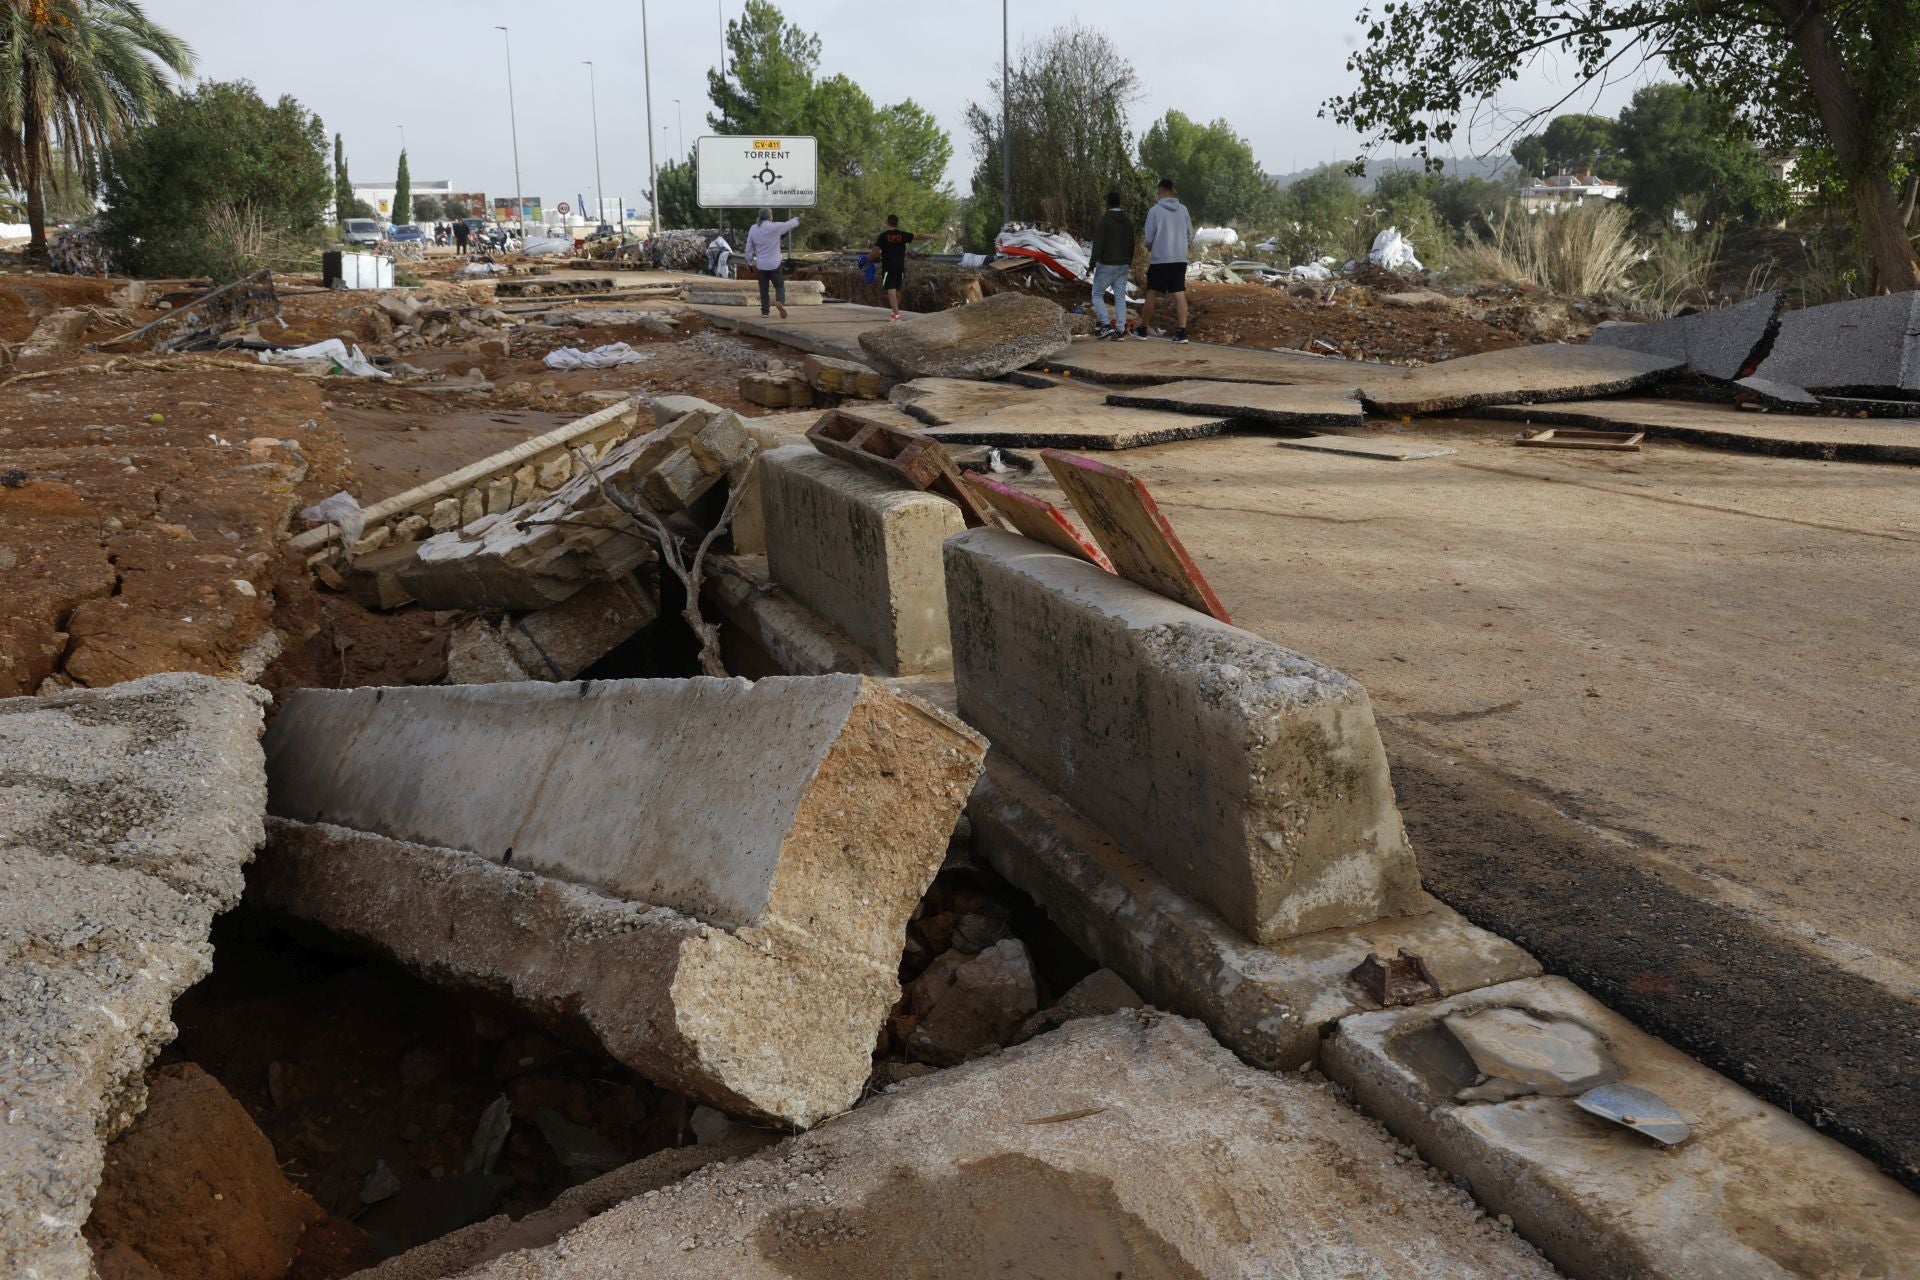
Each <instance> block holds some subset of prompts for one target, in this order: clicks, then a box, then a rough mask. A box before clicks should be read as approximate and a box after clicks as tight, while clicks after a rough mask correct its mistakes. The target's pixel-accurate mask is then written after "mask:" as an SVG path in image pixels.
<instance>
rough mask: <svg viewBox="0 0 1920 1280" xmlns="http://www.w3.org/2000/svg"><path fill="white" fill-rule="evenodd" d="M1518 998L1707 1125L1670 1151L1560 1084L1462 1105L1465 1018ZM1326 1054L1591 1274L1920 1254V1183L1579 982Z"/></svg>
mask: <svg viewBox="0 0 1920 1280" xmlns="http://www.w3.org/2000/svg"><path fill="white" fill-rule="evenodd" d="M1503 1008H1504V1009H1514V1010H1522V1011H1525V1013H1526V1014H1528V1015H1530V1016H1531V1017H1532V1018H1533V1019H1535V1020H1538V1021H1540V1022H1542V1023H1544V1024H1546V1025H1548V1026H1553V1025H1559V1026H1563V1027H1568V1028H1577V1029H1578V1030H1580V1031H1582V1032H1584V1033H1586V1034H1587V1035H1589V1036H1591V1037H1594V1038H1596V1039H1597V1041H1598V1042H1599V1043H1600V1044H1601V1046H1602V1047H1603V1049H1604V1051H1605V1053H1606V1055H1607V1057H1608V1058H1610V1059H1611V1061H1612V1064H1613V1066H1614V1074H1617V1075H1618V1076H1619V1077H1621V1078H1623V1079H1624V1080H1626V1081H1627V1082H1628V1083H1631V1084H1634V1085H1637V1086H1640V1087H1642V1088H1645V1089H1649V1090H1651V1091H1652V1092H1653V1093H1655V1094H1657V1095H1658V1096H1659V1097H1660V1098H1661V1099H1663V1100H1665V1101H1666V1102H1667V1103H1668V1104H1670V1105H1672V1106H1673V1107H1675V1108H1677V1109H1678V1110H1679V1112H1680V1113H1681V1115H1682V1116H1683V1117H1685V1119H1686V1121H1687V1123H1688V1124H1689V1126H1690V1127H1691V1130H1692V1136H1691V1137H1689V1138H1688V1139H1687V1140H1686V1141H1684V1142H1683V1143H1681V1144H1680V1145H1679V1146H1675V1147H1664V1146H1661V1145H1659V1144H1658V1143H1656V1142H1654V1141H1652V1140H1651V1139H1649V1138H1648V1137H1646V1136H1645V1135H1642V1134H1639V1133H1635V1132H1633V1131H1631V1130H1629V1129H1627V1128H1624V1127H1620V1126H1616V1125H1613V1124H1610V1123H1608V1122H1606V1121H1604V1120H1601V1119H1599V1118H1597V1117H1595V1116H1592V1115H1589V1114H1587V1113H1586V1112H1585V1111H1583V1110H1581V1109H1580V1108H1579V1107H1578V1106H1577V1105H1576V1102H1575V1099H1574V1098H1572V1097H1566V1096H1551V1093H1552V1092H1555V1091H1549V1092H1537V1091H1535V1092H1527V1093H1524V1094H1522V1095H1520V1096H1518V1097H1514V1098H1512V1099H1510V1100H1507V1101H1495V1102H1461V1101H1458V1100H1457V1099H1458V1094H1459V1093H1460V1091H1461V1090H1463V1089H1469V1090H1470V1089H1472V1087H1473V1085H1474V1081H1475V1079H1476V1077H1477V1076H1478V1074H1479V1072H1478V1069H1477V1068H1476V1065H1475V1063H1474V1062H1473V1060H1472V1059H1470V1058H1469V1057H1468V1056H1467V1054H1466V1053H1465V1052H1464V1048H1463V1046H1462V1045H1461V1043H1460V1042H1459V1040H1458V1039H1457V1038H1456V1036H1455V1035H1454V1033H1452V1032H1450V1031H1449V1030H1447V1029H1446V1027H1447V1023H1448V1022H1449V1021H1451V1020H1454V1019H1457V1018H1458V1017H1460V1016H1461V1015H1474V1014H1476V1013H1478V1012H1480V1011H1489V1010H1494V1009H1503ZM1324 1058H1325V1063H1326V1069H1327V1071H1328V1072H1329V1074H1331V1075H1332V1076H1333V1077H1334V1078H1335V1079H1337V1080H1339V1081H1340V1082H1341V1083H1342V1084H1345V1085H1346V1086H1347V1087H1349V1088H1350V1089H1352V1090H1353V1092H1354V1097H1355V1100H1356V1101H1357V1102H1359V1104H1360V1105H1361V1106H1362V1107H1363V1108H1364V1109H1365V1110H1366V1111H1367V1112H1368V1113H1370V1114H1372V1115H1375V1116H1378V1117H1379V1118H1380V1119H1381V1120H1382V1121H1384V1122H1385V1124H1386V1125H1387V1127H1388V1128H1389V1129H1391V1130H1392V1131H1393V1132H1394V1133H1396V1134H1398V1135H1399V1136H1401V1137H1402V1138H1405V1139H1406V1140H1408V1141H1410V1142H1412V1143H1414V1144H1415V1145H1417V1146H1418V1147H1419V1148H1420V1150H1421V1152H1422V1154H1424V1155H1425V1156H1426V1157H1427V1158H1428V1159H1429V1160H1432V1161H1433V1162H1434V1163H1436V1164H1437V1165H1439V1166H1440V1167H1441V1168H1443V1169H1446V1170H1448V1171H1449V1172H1451V1173H1453V1174H1455V1175H1456V1176H1459V1177H1463V1178H1465V1179H1467V1181H1468V1182H1469V1183H1471V1185H1472V1187H1473V1192H1474V1196H1475V1198H1477V1199H1478V1200H1479V1201H1480V1202H1481V1203H1483V1204H1485V1205H1486V1206H1487V1208H1488V1209H1489V1211H1491V1212H1496V1213H1504V1214H1507V1215H1509V1216H1511V1218H1512V1219H1513V1222H1514V1225H1515V1227H1516V1228H1517V1229H1518V1230H1519V1231H1520V1232H1521V1233H1522V1234H1523V1235H1525V1236H1526V1237H1527V1238H1528V1239H1530V1240H1532V1241H1533V1242H1534V1243H1535V1244H1537V1245H1539V1246H1540V1248H1541V1249H1542V1250H1543V1251H1544V1252H1545V1253H1546V1254H1547V1256H1548V1257H1550V1258H1552V1259H1553V1260H1554V1261H1555V1262H1556V1263H1557V1264H1559V1265H1560V1266H1561V1267H1564V1268H1565V1269H1566V1270H1568V1271H1569V1272H1571V1273H1573V1274H1575V1275H1581V1276H1619V1275H1635V1276H1647V1277H1671V1278H1672V1280H1681V1278H1682V1277H1685V1278H1686V1280H1699V1278H1701V1277H1725V1278H1726V1280H1733V1278H1734V1277H1743V1278H1744V1277H1750V1276H1779V1277H1787V1276H1810V1275H1817V1276H1840V1275H1848V1276H1855V1275H1861V1276H1864V1275H1886V1276H1892V1275H1903V1274H1906V1273H1907V1272H1908V1271H1910V1270H1911V1269H1912V1264H1913V1259H1914V1258H1915V1257H1920V1199H1916V1198H1915V1197H1914V1195H1913V1193H1911V1192H1909V1191H1907V1190H1906V1189H1904V1188H1902V1187H1901V1186H1899V1185H1898V1184H1897V1183H1895V1182H1894V1181H1893V1180H1892V1179H1890V1178H1888V1177H1886V1176H1885V1175H1884V1174H1882V1173H1880V1172H1879V1170H1877V1169H1875V1168H1874V1167H1873V1166H1872V1164H1870V1163H1869V1162H1868V1161H1867V1160H1865V1159H1864V1158H1862V1157H1861V1156H1859V1155H1856V1154H1855V1153H1853V1152H1851V1151H1849V1150H1847V1149H1846V1148H1844V1147H1842V1146H1841V1145H1840V1144H1839V1143H1837V1142H1835V1141H1833V1140H1832V1139H1830V1138H1826V1137H1823V1136H1822V1135H1820V1134H1818V1133H1816V1132H1814V1130H1813V1129H1811V1128H1809V1127H1808V1126H1806V1125H1805V1124H1803V1123H1801V1122H1800V1121H1799V1120H1796V1119H1794V1118H1793V1117H1792V1116H1789V1115H1788V1114H1786V1113H1785V1112H1783V1111H1780V1110H1779V1109H1777V1108H1775V1107H1771V1106H1769V1105H1767V1104H1766V1103H1764V1102H1761V1101H1760V1100H1759V1099H1757V1098H1755V1097H1754V1096H1753V1095H1752V1094H1749V1093H1748V1092H1747V1091H1746V1090H1744V1089H1742V1088H1740V1087H1739V1086H1738V1085H1736V1084H1734V1083H1733V1082H1732V1081H1730V1080H1728V1079H1726V1078H1725V1077H1724V1076H1720V1075H1717V1074H1715V1073H1714V1072H1713V1071H1710V1070H1708V1069H1707V1068H1706V1067H1704V1066H1702V1065H1700V1064H1699V1063H1698V1062H1696V1061H1694V1060H1693V1059H1692V1058H1690V1057H1688V1056H1687V1055H1685V1054H1684V1053H1681V1052H1680V1051H1679V1050H1677V1049H1675V1048H1673V1047H1672V1046H1670V1045H1667V1044H1665V1043H1663V1042H1662V1041H1659V1040H1656V1039H1654V1038H1653V1037H1651V1036H1648V1035H1646V1034H1645V1033H1643V1032H1641V1031H1640V1030H1639V1029H1637V1028H1636V1027H1634V1026H1633V1024H1632V1023H1630V1022H1628V1021H1627V1020H1626V1019H1625V1018H1622V1017H1620V1016H1619V1015H1618V1014H1616V1013H1614V1012H1613V1011H1612V1010H1610V1009H1608V1008H1606V1007H1605V1006H1603V1005H1601V1004H1600V1003H1599V1002H1598V1001H1596V1000H1594V999H1593V998H1592V997H1590V996H1588V995H1587V994H1586V993H1585V992H1583V991H1581V990H1580V989H1579V988H1578V987H1576V986H1574V985H1573V984H1572V983H1570V982H1567V981H1566V980H1565V979H1562V978H1536V979H1530V980H1527V981H1523V982H1514V983H1507V984H1504V985H1502V986H1497V987H1488V988H1485V989H1483V990H1480V991H1476V992H1472V993H1470V994H1468V995H1464V996H1459V997H1456V998H1454V999H1451V1000H1447V1001H1443V1002H1441V1003H1438V1004H1428V1005H1420V1006H1416V1007H1414V1008H1409V1009H1397V1010H1391V1011H1387V1012H1382V1013H1373V1014H1364V1015H1361V1016H1359V1017H1354V1018H1349V1019H1347V1020H1346V1021H1344V1022H1342V1023H1341V1024H1340V1028H1339V1030H1338V1032H1337V1033H1336V1034H1335V1036H1334V1037H1333V1038H1332V1039H1331V1040H1329V1041H1328V1043H1327V1047H1326V1052H1325V1055H1324Z"/></svg>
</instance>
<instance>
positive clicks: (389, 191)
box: [353, 178, 485, 222]
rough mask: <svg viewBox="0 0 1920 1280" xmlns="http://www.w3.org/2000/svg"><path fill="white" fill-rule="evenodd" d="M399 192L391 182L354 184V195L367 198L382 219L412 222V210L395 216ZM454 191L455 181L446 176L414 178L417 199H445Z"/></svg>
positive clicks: (385, 220)
mask: <svg viewBox="0 0 1920 1280" xmlns="http://www.w3.org/2000/svg"><path fill="white" fill-rule="evenodd" d="M398 193H399V188H397V187H395V186H394V184H393V183H391V182H356V183H354V184H353V194H354V197H355V198H356V199H360V200H365V201H366V202H367V204H368V205H370V206H371V207H372V209H373V212H374V214H375V215H376V216H378V217H379V218H380V220H381V221H383V222H411V221H413V215H412V212H411V211H406V212H405V213H403V215H402V216H400V217H398V218H396V217H395V216H394V208H393V198H394V196H395V195H397V194H398ZM452 193H453V183H452V182H451V181H449V180H448V179H446V178H438V179H434V178H428V179H420V178H415V179H413V195H414V198H415V199H418V198H419V197H421V196H433V197H435V198H436V199H440V200H445V199H446V198H447V197H448V196H449V195H451V194H452ZM473 212H474V213H475V214H481V213H484V212H485V210H482V209H475V210H473Z"/></svg>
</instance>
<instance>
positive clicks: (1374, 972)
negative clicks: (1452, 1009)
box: [1351, 947, 1440, 1008]
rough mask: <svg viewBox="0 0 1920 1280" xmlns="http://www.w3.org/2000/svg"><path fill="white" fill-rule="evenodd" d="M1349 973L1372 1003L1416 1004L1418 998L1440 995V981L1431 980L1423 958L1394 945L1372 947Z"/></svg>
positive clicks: (1388, 1004) (1386, 1004) (1420, 999)
mask: <svg viewBox="0 0 1920 1280" xmlns="http://www.w3.org/2000/svg"><path fill="white" fill-rule="evenodd" d="M1351 976H1352V978H1353V980H1354V981H1355V982H1357V983H1359V984H1360V986H1361V988H1362V989H1363V990H1364V991H1365V992H1366V993H1367V995H1368V996H1369V997H1371V998H1372V999H1373V1002H1374V1003H1375V1004H1379V1005H1384V1006H1386V1007H1388V1008H1392V1007H1393V1006H1395V1005H1402V1004H1419V1003H1420V1002H1421V1001H1422V1000H1433V999H1437V998H1438V997H1439V995H1440V984H1439V983H1437V982H1435V981H1434V980H1433V974H1432V973H1431V972H1429V971H1428V969H1427V962H1426V961H1425V960H1422V959H1421V958H1420V957H1419V956H1417V955H1415V954H1414V953H1413V952H1411V951H1408V950H1406V949H1404V948H1401V947H1395V948H1394V949H1393V950H1392V951H1388V950H1387V949H1386V948H1385V947H1375V948H1374V949H1373V950H1371V951H1369V952H1368V953H1367V958H1366V959H1364V960H1362V961H1361V962H1360V963H1359V964H1358V965H1357V966H1356V967H1355V968H1354V970H1353V973H1352V975H1351Z"/></svg>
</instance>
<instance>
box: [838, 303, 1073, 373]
mask: <svg viewBox="0 0 1920 1280" xmlns="http://www.w3.org/2000/svg"><path fill="white" fill-rule="evenodd" d="M1072 340H1073V335H1072V332H1071V330H1070V329H1069V328H1068V325H1067V313H1066V312H1065V311H1064V310H1062V309H1061V307H1060V304H1059V303H1057V302H1050V301H1048V300H1047V299H1045V298H1036V297H1033V296H1031V295H1029V294H1024V293H997V294H995V295H994V296H992V297H991V298H987V299H984V300H982V301H980V302H969V303H966V304H964V305H962V306H958V307H954V308H952V309H951V310H947V311H936V312H933V313H931V314H928V315H918V316H913V317H911V318H909V319H906V320H902V321H901V322H900V323H898V324H889V325H886V326H884V327H880V328H874V329H869V330H867V331H866V332H864V333H862V334H861V335H860V347H861V350H863V351H865V352H866V353H867V358H868V359H869V361H871V362H872V364H873V365H874V366H875V367H877V368H878V369H880V370H881V371H882V372H883V373H886V374H888V375H890V376H892V377H895V378H929V377H933V378H997V377H999V376H1000V375H1001V374H1003V373H1008V372H1011V371H1012V370H1014V369H1018V368H1021V367H1023V366H1025V365H1029V364H1032V363H1033V362H1034V361H1036V360H1039V359H1042V358H1044V357H1046V356H1050V355H1052V354H1053V353H1054V352H1056V351H1058V350H1060V349H1061V348H1062V347H1065V346H1066V345H1067V344H1068V343H1070V342H1071V341H1072Z"/></svg>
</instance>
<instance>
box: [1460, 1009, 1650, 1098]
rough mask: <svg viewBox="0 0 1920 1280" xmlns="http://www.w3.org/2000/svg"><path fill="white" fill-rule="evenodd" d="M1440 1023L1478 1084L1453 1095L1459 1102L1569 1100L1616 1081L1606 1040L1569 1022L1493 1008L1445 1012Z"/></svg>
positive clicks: (1617, 1074) (1616, 1065)
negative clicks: (1530, 1097) (1475, 1071)
mask: <svg viewBox="0 0 1920 1280" xmlns="http://www.w3.org/2000/svg"><path fill="white" fill-rule="evenodd" d="M1440 1023H1441V1025H1442V1026H1444V1027H1445V1028H1446V1029H1447V1030H1448V1031H1450V1032H1452V1033H1453V1038H1454V1039H1455V1040H1457V1041H1459V1042H1460V1047H1461V1048H1463V1049H1465V1050H1466V1051H1467V1054H1468V1056H1469V1057H1471V1058H1472V1059H1473V1065H1474V1066H1475V1067H1477V1068H1479V1071H1480V1075H1481V1079H1480V1080H1479V1082H1477V1083H1475V1084H1472V1085H1469V1086H1467V1087H1466V1088H1463V1089H1459V1090H1457V1091H1456V1092H1455V1093H1454V1097H1456V1098H1458V1099H1459V1100H1460V1101H1462V1102H1504V1101H1506V1100H1507V1099H1508V1098H1518V1097H1523V1096H1525V1095H1526V1094H1530V1093H1541V1094H1546V1095H1548V1096H1549V1097H1560V1098H1565V1097H1572V1096H1573V1095H1575V1094H1577V1093H1581V1092H1584V1091H1585V1090H1587V1089H1590V1088H1592V1087H1593V1086H1594V1085H1597V1084H1605V1083H1607V1082H1609V1081H1612V1080H1617V1079H1619V1078H1620V1073H1621V1068H1620V1064H1619V1063H1617V1062H1615V1061H1614V1058H1613V1055H1612V1054H1611V1053H1610V1052H1608V1050H1607V1045H1606V1041H1605V1040H1603V1039H1601V1038H1600V1036H1599V1035H1598V1034H1597V1033H1596V1032H1594V1030H1593V1029H1592V1028H1590V1027H1588V1026H1587V1025H1586V1024H1584V1023H1581V1022H1576V1021H1574V1020H1572V1019H1571V1018H1555V1017H1548V1016H1544V1015H1541V1014H1537V1013H1534V1012H1533V1011H1531V1010H1529V1009H1521V1008H1510V1007H1506V1006H1494V1007H1493V1008H1488V1009H1478V1010H1475V1011H1474V1012H1473V1013H1471V1014H1464V1013H1450V1014H1447V1015H1445V1016H1444V1017H1442V1018H1441V1020H1440Z"/></svg>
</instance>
